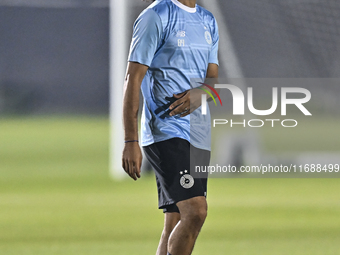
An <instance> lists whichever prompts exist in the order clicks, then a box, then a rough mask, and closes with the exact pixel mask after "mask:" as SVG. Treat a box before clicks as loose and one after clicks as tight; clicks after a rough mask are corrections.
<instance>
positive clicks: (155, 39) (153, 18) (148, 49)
mask: <svg viewBox="0 0 340 255" xmlns="http://www.w3.org/2000/svg"><path fill="white" fill-rule="evenodd" d="M162 30H163V28H162V22H161V19H160V17H159V15H158V14H157V13H156V12H155V11H154V10H152V9H146V10H145V11H144V12H142V13H141V15H140V16H139V17H138V18H137V20H136V21H135V23H134V25H133V35H132V41H131V45H130V53H129V58H128V60H129V61H131V62H138V63H140V64H143V65H146V66H150V65H151V62H152V60H153V58H154V55H155V52H156V50H157V48H158V45H159V42H160V41H161V38H162V32H163V31H162Z"/></svg>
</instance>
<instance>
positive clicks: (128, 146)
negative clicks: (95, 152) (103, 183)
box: [122, 62, 148, 180]
mask: <svg viewBox="0 0 340 255" xmlns="http://www.w3.org/2000/svg"><path fill="white" fill-rule="evenodd" d="M147 70H148V66H146V65H142V64H139V63H136V62H129V63H128V66H127V71H126V76H125V83H124V95H123V124H124V132H125V135H124V138H125V141H127V142H126V143H125V146H124V150H123V157H122V166H123V168H124V170H125V172H126V173H127V174H128V175H129V176H130V177H131V178H132V179H134V180H137V178H140V172H141V169H140V168H141V164H142V152H141V149H140V146H139V143H138V142H131V141H138V110H139V93H140V88H141V84H142V81H143V79H144V76H145V74H146V72H147ZM129 141H130V142H129Z"/></svg>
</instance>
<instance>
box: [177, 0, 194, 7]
mask: <svg viewBox="0 0 340 255" xmlns="http://www.w3.org/2000/svg"><path fill="white" fill-rule="evenodd" d="M178 2H180V3H182V4H184V5H186V6H188V7H190V8H195V6H196V0H178Z"/></svg>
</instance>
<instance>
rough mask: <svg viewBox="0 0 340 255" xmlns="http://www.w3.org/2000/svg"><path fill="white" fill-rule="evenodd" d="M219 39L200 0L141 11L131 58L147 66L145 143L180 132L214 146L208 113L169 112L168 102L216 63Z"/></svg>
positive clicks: (169, 1) (164, 0)
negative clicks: (184, 115)
mask: <svg viewBox="0 0 340 255" xmlns="http://www.w3.org/2000/svg"><path fill="white" fill-rule="evenodd" d="M218 41H219V36H218V27H217V23H216V20H215V18H214V16H213V15H212V14H211V13H210V12H208V11H207V10H205V9H204V8H202V7H201V6H199V5H196V7H195V8H190V7H188V6H186V5H183V4H182V3H180V2H178V1H177V0H157V1H155V2H154V3H153V4H151V5H150V6H149V7H148V8H147V9H145V10H144V11H143V12H142V13H141V14H140V15H139V17H138V18H137V20H136V21H135V23H134V27H133V36H132V42H131V46H130V54H129V59H128V60H129V61H130V62H138V63H140V64H143V65H146V66H148V67H149V69H148V71H147V73H146V75H145V77H144V80H143V82H142V87H141V89H142V93H143V97H144V106H143V111H142V123H141V145H142V146H147V145H150V144H152V143H155V142H160V141H164V140H168V139H171V138H175V137H177V138H182V139H186V140H187V141H189V142H190V143H191V144H192V145H193V146H195V147H197V148H200V149H204V150H210V139H211V137H210V132H211V131H210V129H211V126H210V115H209V114H207V115H201V109H200V107H199V108H198V109H196V110H195V111H194V112H193V113H191V114H190V115H187V116H186V117H179V115H177V116H172V117H170V116H169V114H168V113H169V110H168V107H169V105H170V104H171V103H172V102H173V94H178V93H181V92H184V91H186V90H189V89H192V88H195V87H199V86H201V84H199V83H198V82H191V79H196V81H197V79H199V80H201V81H202V82H204V79H205V77H206V73H207V68H208V64H209V63H214V64H218V56H217V55H218V54H217V51H218ZM208 113H209V111H208Z"/></svg>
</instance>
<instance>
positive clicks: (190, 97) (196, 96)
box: [169, 63, 218, 117]
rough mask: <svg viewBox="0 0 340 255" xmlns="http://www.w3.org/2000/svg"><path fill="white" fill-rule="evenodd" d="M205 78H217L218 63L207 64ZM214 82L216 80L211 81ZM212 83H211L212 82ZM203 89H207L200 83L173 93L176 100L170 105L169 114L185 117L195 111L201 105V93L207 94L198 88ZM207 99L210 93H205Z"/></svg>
mask: <svg viewBox="0 0 340 255" xmlns="http://www.w3.org/2000/svg"><path fill="white" fill-rule="evenodd" d="M206 78H207V79H216V81H217V78H218V65H217V64H212V63H211V64H209V65H208V70H207V75H206ZM213 83H214V84H215V83H216V82H213ZM212 85H213V84H212ZM203 87H204V89H205V90H209V92H212V91H210V89H209V88H207V87H206V86H204V85H202V86H201V87H198V88H194V89H190V90H187V91H185V92H182V93H180V94H174V98H176V99H177V100H176V101H175V102H174V103H173V104H171V105H170V107H169V109H170V110H172V111H171V112H170V114H169V115H170V116H175V115H177V114H181V117H185V116H187V115H189V114H190V113H192V112H193V111H195V110H196V109H197V108H198V107H200V106H201V98H202V94H207V93H206V92H204V90H202V89H200V88H203ZM207 99H208V100H209V99H210V95H209V94H207Z"/></svg>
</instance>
